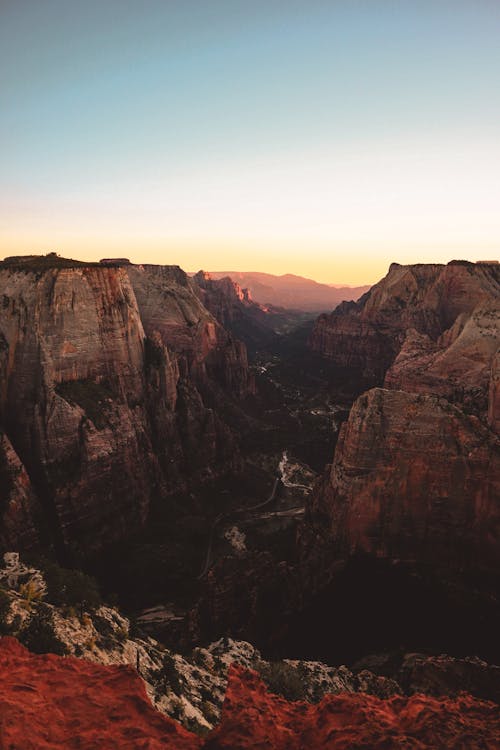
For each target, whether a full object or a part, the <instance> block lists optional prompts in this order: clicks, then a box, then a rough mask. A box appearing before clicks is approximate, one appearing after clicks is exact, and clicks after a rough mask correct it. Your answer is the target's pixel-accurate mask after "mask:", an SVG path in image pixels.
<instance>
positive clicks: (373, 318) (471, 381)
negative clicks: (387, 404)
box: [310, 261, 500, 409]
mask: <svg viewBox="0 0 500 750" xmlns="http://www.w3.org/2000/svg"><path fill="white" fill-rule="evenodd" d="M310 343H311V347H312V349H313V351H315V352H318V353H319V354H321V355H322V356H324V357H325V358H327V359H328V360H330V361H331V362H332V364H333V365H335V366H336V367H338V368H340V369H348V370H349V375H350V377H351V379H352V380H353V381H355V380H356V379H358V380H360V381H361V382H362V383H364V384H365V385H367V386H373V385H381V384H382V382H383V379H384V376H385V374H386V372H387V370H388V368H389V367H390V366H391V365H392V364H393V363H394V367H393V369H392V371H391V372H390V374H389V375H388V380H387V383H388V385H390V387H393V386H394V387H402V388H405V389H406V387H408V388H409V389H410V390H412V389H413V388H417V389H418V390H427V391H432V392H433V391H434V390H435V391H436V392H438V393H443V395H444V394H445V391H446V395H449V394H451V393H452V394H454V395H455V396H456V397H457V398H458V399H460V398H462V400H465V401H466V402H469V403H470V402H471V400H472V399H474V396H476V397H477V396H478V395H479V397H480V400H482V402H483V403H482V404H481V408H483V409H484V407H485V405H486V401H487V392H488V383H489V377H490V371H491V365H492V359H493V356H494V354H495V352H496V350H497V349H498V348H499V346H500V268H499V266H497V265H495V264H474V263H467V262H465V261H463V262H462V261H454V262H451V263H448V265H446V266H442V265H414V266H400V265H398V264H397V263H393V264H392V265H391V267H390V269H389V273H388V274H387V276H386V277H385V278H384V279H382V280H381V281H380V282H379V283H378V284H376V285H375V286H374V287H372V289H371V290H370V291H369V292H367V294H365V295H364V296H363V297H362V298H361V299H360V300H359V302H357V303H353V302H349V303H343V304H342V305H340V306H339V307H338V308H337V309H336V310H334V311H333V313H331V314H330V315H322V316H320V317H319V318H318V320H317V322H316V325H315V327H314V330H313V332H312V334H311V342H310ZM400 353H401V356H400V357H399V358H398V360H397V361H396V362H394V360H395V359H396V357H398V354H400ZM445 381H448V382H445ZM426 383H427V384H428V385H427V386H426Z"/></svg>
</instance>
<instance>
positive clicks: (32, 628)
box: [18, 604, 67, 656]
mask: <svg viewBox="0 0 500 750" xmlns="http://www.w3.org/2000/svg"><path fill="white" fill-rule="evenodd" d="M18 638H19V640H20V641H21V643H23V644H24V645H25V646H26V648H29V650H30V651H33V653H35V654H57V655H58V656H64V654H66V653H67V649H66V646H65V645H64V643H62V642H61V641H60V640H59V638H58V637H57V636H56V634H55V632H54V621H53V618H52V612H51V611H50V609H49V607H47V606H46V605H43V604H40V605H38V607H37V610H36V611H35V612H33V614H32V615H31V617H30V618H29V620H28V622H27V624H26V625H25V626H24V627H23V629H22V630H21V631H20V633H19V635H18Z"/></svg>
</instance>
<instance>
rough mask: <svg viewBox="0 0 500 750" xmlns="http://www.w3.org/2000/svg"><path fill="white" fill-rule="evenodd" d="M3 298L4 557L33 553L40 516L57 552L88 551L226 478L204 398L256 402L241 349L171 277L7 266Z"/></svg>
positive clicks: (230, 451)
mask: <svg viewBox="0 0 500 750" xmlns="http://www.w3.org/2000/svg"><path fill="white" fill-rule="evenodd" d="M0 292H1V295H2V297H1V299H2V303H1V308H0V426H1V427H2V429H3V434H4V437H2V442H1V446H0V454H1V459H0V460H1V464H0V466H1V467H3V468H1V469H0V470H1V471H2V472H3V473H4V474H5V476H6V477H7V478H8V481H7V480H6V481H5V482H3V483H2V487H1V490H0V491H1V493H2V506H1V513H2V515H3V522H2V529H4V532H3V533H4V535H5V536H6V538H5V544H6V545H8V546H16V547H21V548H22V547H23V546H24V547H26V546H31V544H32V542H33V537H34V529H35V528H36V529H38V531H40V528H41V527H40V524H39V518H38V517H35V516H36V513H35V512H34V506H35V505H38V506H39V507H41V508H42V509H43V515H44V519H45V521H44V523H43V524H42V525H43V526H44V530H45V531H47V530H49V531H50V533H51V534H52V535H53V537H54V538H55V542H56V544H58V545H59V546H60V547H64V546H66V545H68V544H77V545H79V546H80V548H81V549H82V550H83V551H88V550H89V549H96V548H98V547H99V546H101V545H102V543H103V542H110V541H112V540H113V539H116V538H120V537H123V536H125V535H126V534H127V533H129V531H130V529H131V528H133V527H134V526H135V525H137V524H139V525H140V524H142V523H143V521H144V519H145V518H146V516H147V513H148V508H149V504H150V501H151V498H152V497H153V496H162V495H166V494H168V493H169V492H172V491H173V490H175V489H179V488H183V487H185V486H186V484H187V483H188V482H193V481H194V482H196V481H200V480H203V479H204V478H206V477H208V476H214V475H217V473H220V472H223V471H227V470H228V468H230V467H231V466H233V465H234V460H235V441H234V438H233V436H232V434H231V431H230V430H229V428H228V427H227V425H225V424H224V423H223V421H222V420H221V418H220V416H219V415H218V414H217V413H216V412H215V411H214V409H213V404H212V403H211V399H212V401H213V400H214V399H215V398H218V399H219V402H221V401H222V402H223V401H224V399H225V400H231V399H236V400H238V399H240V398H242V397H244V396H245V395H246V394H248V393H249V392H251V391H252V387H253V386H252V380H251V376H250V374H249V370H248V365H247V360H246V351H245V347H244V345H243V344H241V343H240V342H238V341H236V340H235V339H234V338H233V337H232V336H231V335H229V334H228V333H227V332H226V331H225V330H224V329H223V328H222V327H221V326H220V325H219V324H218V323H217V321H216V320H215V319H214V318H213V316H212V315H211V314H210V313H209V312H208V311H207V310H206V309H205V308H204V307H203V305H202V304H201V302H200V300H199V299H198V297H197V295H196V293H195V291H194V290H193V284H192V282H191V281H190V280H188V278H187V277H186V275H185V274H184V272H183V271H181V270H180V269H179V268H178V267H175V266H174V267H169V266H148V267H142V266H140V267H137V266H132V265H126V266H120V265H115V266H112V265H99V264H84V263H77V262H73V261H66V260H65V259H62V258H59V257H57V256H46V257H44V258H41V259H40V258H38V259H36V258H35V259H27V260H26V259H25V260H24V261H22V260H19V259H18V260H16V259H13V260H11V261H9V262H8V263H5V264H2V266H1V267H0ZM16 542H17V543H16Z"/></svg>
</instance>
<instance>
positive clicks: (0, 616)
mask: <svg viewBox="0 0 500 750" xmlns="http://www.w3.org/2000/svg"><path fill="white" fill-rule="evenodd" d="M9 612H10V596H9V595H8V594H7V592H6V591H4V590H3V589H0V635H7V634H8V633H9V630H10V628H9V626H8V624H7V615H8V614H9Z"/></svg>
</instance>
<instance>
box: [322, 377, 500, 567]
mask: <svg viewBox="0 0 500 750" xmlns="http://www.w3.org/2000/svg"><path fill="white" fill-rule="evenodd" d="M311 507H312V508H313V510H314V511H315V512H316V513H319V514H320V515H322V516H324V517H326V518H327V519H328V521H327V522H328V524H329V529H330V531H329V533H330V537H331V539H333V540H334V542H335V545H336V549H337V552H338V554H339V555H342V554H343V555H349V554H351V553H353V552H355V551H363V552H366V553H371V554H374V555H376V556H379V557H387V558H391V559H401V560H407V561H415V560H416V561H421V562H430V563H439V564H445V565H451V566H453V567H456V568H460V567H461V566H463V565H464V564H466V565H468V566H476V565H477V566H486V567H489V568H490V569H496V568H497V566H498V563H499V561H500V558H499V554H500V550H499V547H498V538H499V534H500V527H499V519H500V440H499V439H498V437H497V436H495V434H494V433H492V432H491V431H490V430H488V428H487V427H486V426H485V425H483V424H482V423H481V422H480V421H479V420H478V419H477V418H476V417H473V416H467V415H465V414H463V412H462V411H461V410H460V409H458V408H456V407H454V406H452V405H451V404H449V403H448V402H447V401H445V400H444V399H440V398H438V397H436V396H430V395H417V394H412V393H405V392H403V391H390V390H384V389H381V388H375V389H373V390H371V391H368V392H367V393H365V394H363V395H362V396H360V397H359V398H358V400H357V401H356V402H355V403H354V406H353V407H352V409H351V412H350V415H349V418H348V420H347V422H346V423H345V424H344V425H343V426H342V429H341V434H340V437H339V441H338V444H337V447H336V451H335V457H334V462H333V464H332V467H331V470H330V472H329V473H327V475H326V476H325V478H324V480H323V482H322V484H321V486H320V487H319V488H318V490H317V492H316V494H315V495H314V497H313V499H312V506H311Z"/></svg>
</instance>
